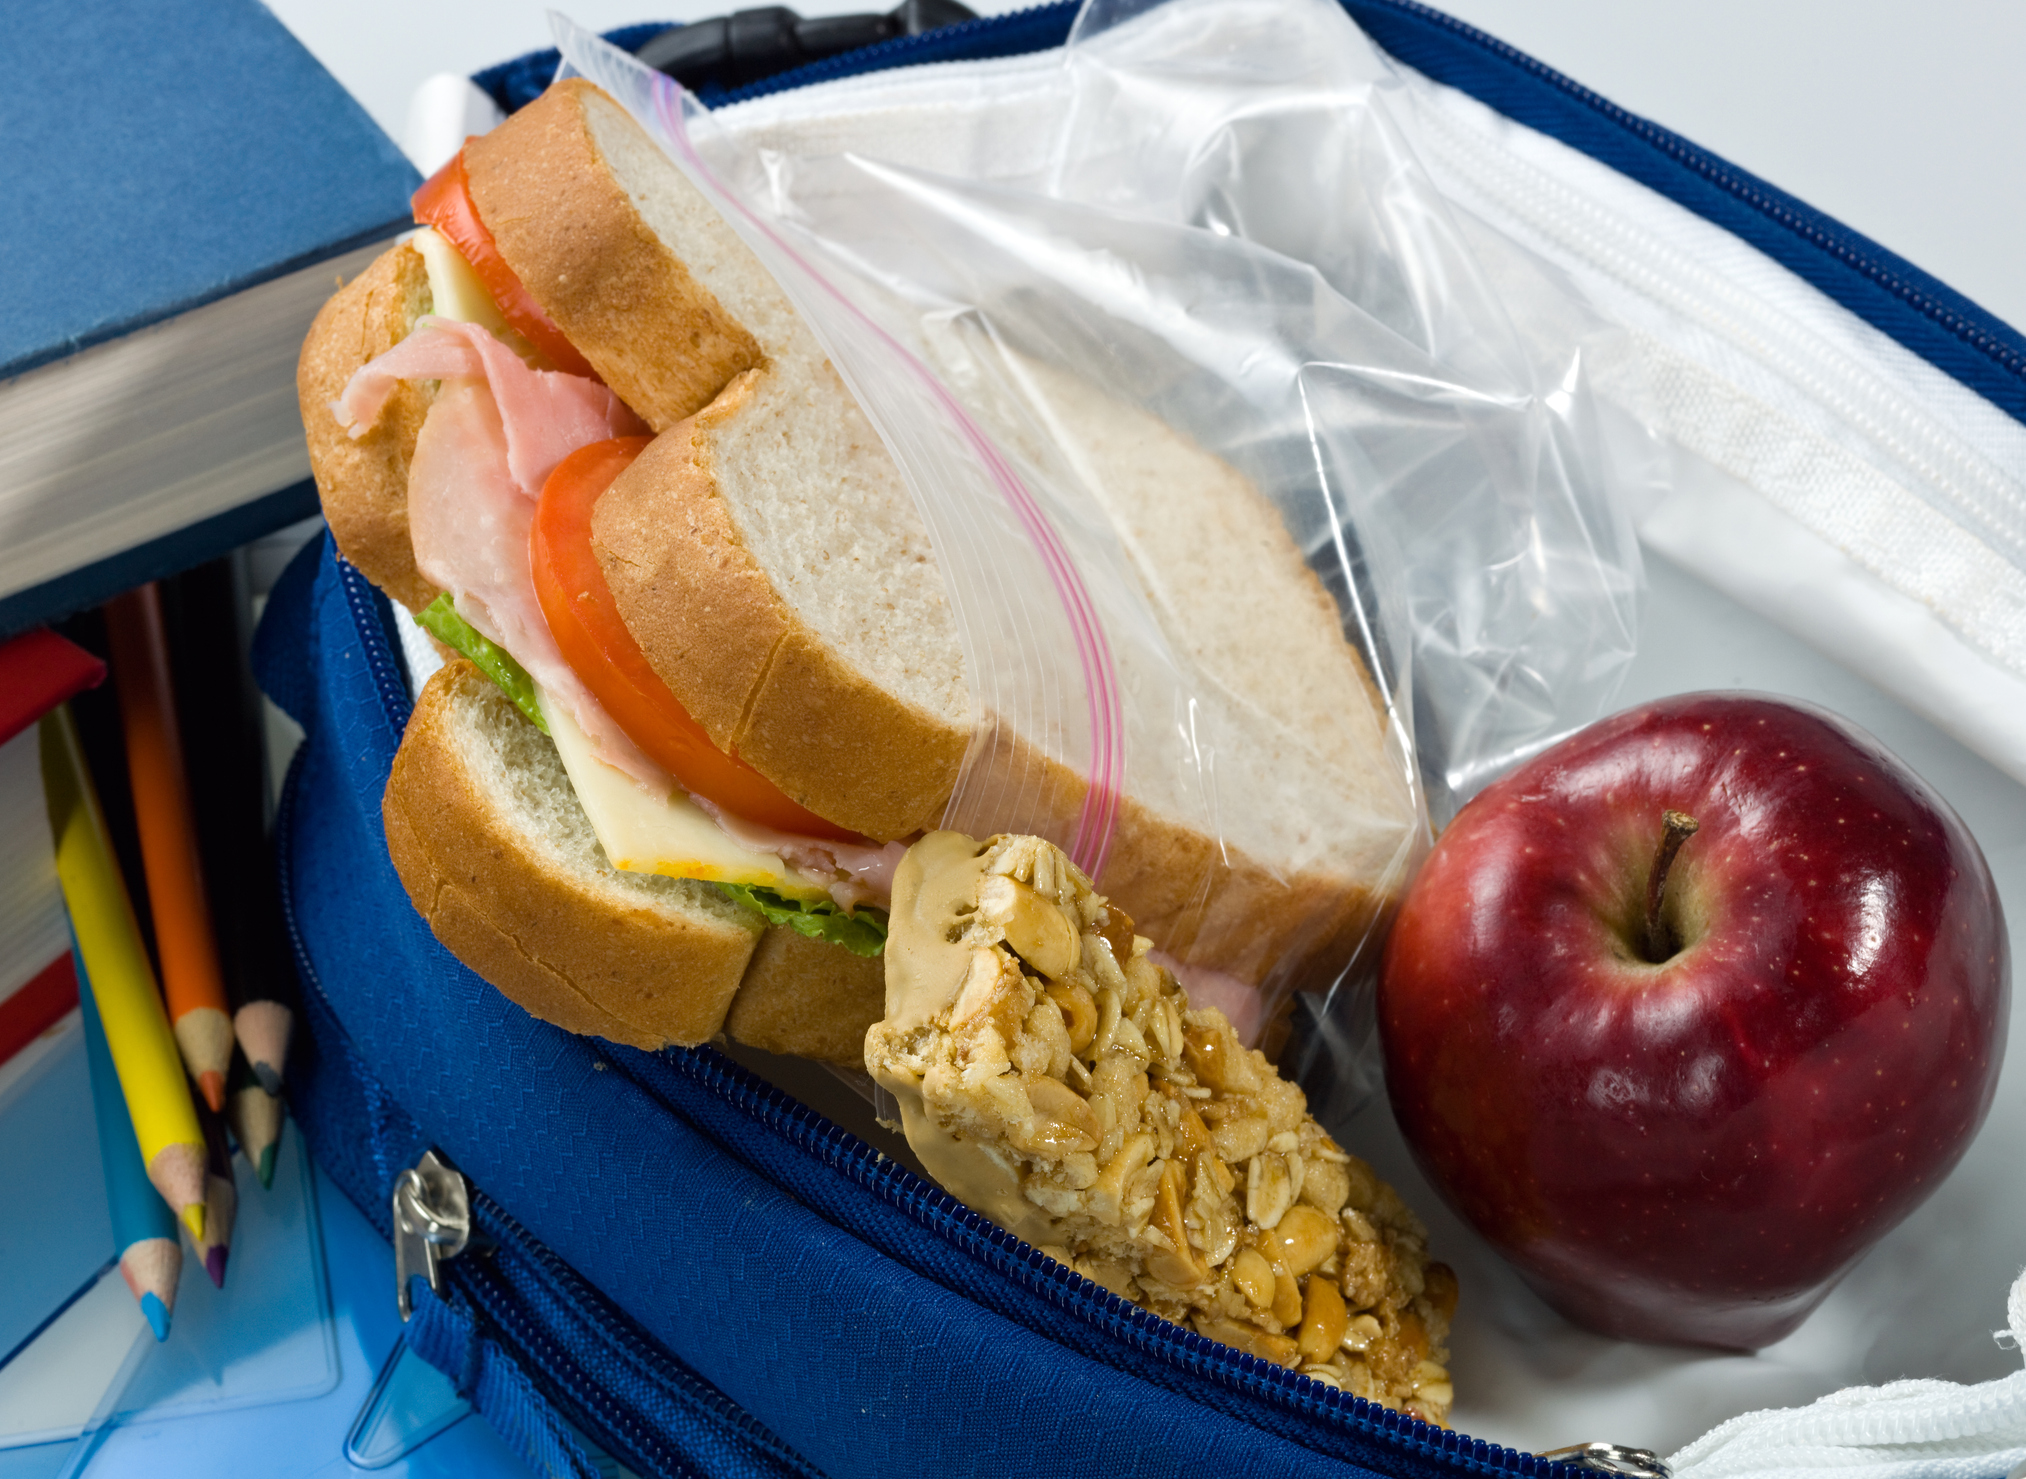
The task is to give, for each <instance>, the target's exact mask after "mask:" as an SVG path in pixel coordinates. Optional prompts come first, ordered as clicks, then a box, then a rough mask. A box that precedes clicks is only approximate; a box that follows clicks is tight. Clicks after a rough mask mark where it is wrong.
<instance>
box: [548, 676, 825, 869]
mask: <svg viewBox="0 0 2026 1479" xmlns="http://www.w3.org/2000/svg"><path fill="white" fill-rule="evenodd" d="M535 692H536V697H537V698H538V699H539V700H540V701H541V706H542V718H543V719H544V720H546V721H547V723H548V726H549V735H550V737H551V738H552V739H554V740H555V742H556V753H557V754H559V755H560V756H562V759H563V769H564V771H566V772H567V773H568V775H569V777H570V784H571V786H572V787H574V788H575V790H576V792H577V800H578V801H579V802H580V803H581V804H582V805H583V808H584V815H585V816H587V817H589V818H590V819H591V830H592V831H593V832H595V833H596V834H597V836H598V845H599V846H600V847H602V848H604V849H605V856H606V858H607V859H608V860H609V861H610V862H611V864H612V866H613V867H615V868H619V869H621V870H623V871H625V872H628V873H660V874H664V875H666V876H667V877H670V878H701V879H704V880H706V881H708V882H716V883H743V884H751V885H753V886H756V887H759V888H770V889H773V890H774V891H775V892H776V893H779V894H781V895H783V896H785V897H788V898H799V899H821V898H827V897H828V894H827V892H826V891H825V890H824V889H822V888H820V887H817V886H814V885H811V884H808V883H806V882H804V881H803V880H802V879H800V878H798V877H797V876H796V875H794V874H793V873H791V872H789V871H788V868H787V865H786V864H784V863H783V862H782V861H781V860H780V859H779V858H778V857H775V856H774V855H773V854H772V853H765V852H757V851H755V850H754V849H752V848H748V847H741V846H740V845H739V844H738V843H736V842H734V841H732V839H731V838H729V837H727V836H726V835H725V833H724V830H723V829H722V828H721V827H719V826H718V824H717V823H716V822H714V821H712V820H711V819H710V817H709V816H708V815H707V814H706V813H705V812H704V810H703V809H702V808H701V807H699V806H698V805H697V804H696V803H695V802H693V801H691V800H690V799H689V797H688V796H686V795H684V794H683V793H682V792H681V791H680V790H677V791H675V792H674V794H672V795H670V796H668V797H666V798H662V797H656V796H653V795H651V794H649V793H648V792H646V791H643V790H642V789H641V788H640V786H639V785H638V784H637V783H636V782H635V781H634V780H633V778H632V777H631V776H629V775H627V774H626V773H625V772H624V771H622V770H620V769H618V768H617V767H615V766H611V765H607V764H606V763H605V762H604V761H603V760H600V759H599V758H598V757H597V755H595V754H594V753H592V750H591V741H590V739H589V738H588V737H586V735H585V734H584V731H583V730H582V729H580V728H579V727H578V725H577V721H576V719H575V718H573V717H572V716H571V715H570V713H569V711H568V710H566V709H565V708H564V707H563V706H562V705H561V704H559V703H555V702H553V701H552V700H551V699H550V698H549V696H548V694H546V693H544V692H542V691H541V689H540V688H539V687H537V688H536V690H535Z"/></svg>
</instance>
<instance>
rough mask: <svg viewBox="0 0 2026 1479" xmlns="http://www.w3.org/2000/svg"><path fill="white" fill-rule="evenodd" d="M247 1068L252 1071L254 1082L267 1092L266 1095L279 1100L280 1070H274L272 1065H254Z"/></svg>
mask: <svg viewBox="0 0 2026 1479" xmlns="http://www.w3.org/2000/svg"><path fill="white" fill-rule="evenodd" d="M249 1066H250V1067H251V1068H252V1069H253V1078H254V1081H255V1082H256V1083H258V1084H259V1085H260V1086H261V1087H262V1088H263V1089H265V1090H267V1092H268V1093H270V1094H272V1095H273V1096H274V1097H275V1098H277V1099H279V1098H280V1097H281V1070H280V1069H278V1068H276V1067H275V1066H274V1065H273V1064H272V1063H254V1064H251V1065H249Z"/></svg>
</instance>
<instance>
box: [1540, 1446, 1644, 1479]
mask: <svg viewBox="0 0 2026 1479" xmlns="http://www.w3.org/2000/svg"><path fill="white" fill-rule="evenodd" d="M1539 1457H1541V1458H1545V1459H1553V1460H1554V1461H1555V1462H1556V1463H1558V1464H1567V1465H1569V1467H1571V1468H1574V1469H1589V1470H1591V1471H1593V1472H1595V1473H1599V1474H1615V1475H1618V1476H1620V1479H1673V1474H1674V1470H1672V1469H1670V1468H1668V1466H1667V1460H1666V1459H1664V1458H1662V1457H1661V1456H1660V1455H1659V1454H1657V1453H1655V1452H1654V1451H1653V1450H1652V1449H1650V1448H1627V1447H1625V1445H1624V1444H1622V1443H1573V1444H1571V1445H1570V1446H1569V1447H1567V1448H1556V1449H1553V1450H1551V1451H1549V1452H1547V1453H1543V1454H1541V1455H1539Z"/></svg>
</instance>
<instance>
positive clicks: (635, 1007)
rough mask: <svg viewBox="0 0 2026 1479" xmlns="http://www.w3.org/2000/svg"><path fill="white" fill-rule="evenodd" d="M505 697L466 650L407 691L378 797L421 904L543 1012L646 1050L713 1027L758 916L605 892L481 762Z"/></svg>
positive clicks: (496, 980)
mask: <svg viewBox="0 0 2026 1479" xmlns="http://www.w3.org/2000/svg"><path fill="white" fill-rule="evenodd" d="M510 707H511V706H510V703H509V701H508V700H507V699H506V698H505V697H504V696H503V695H502V694H501V693H500V692H499V690H498V689H497V688H496V687H494V685H493V683H492V682H491V680H490V679H488V678H486V677H485V675H484V674H482V673H481V672H479V670H478V669H477V668H476V667H475V666H473V665H472V664H471V663H469V662H466V661H464V660H463V659H461V658H460V659H458V660H456V661H453V662H451V663H448V664H446V665H445V666H444V668H443V669H442V670H441V671H440V672H438V673H437V674H436V676H435V677H433V678H431V679H430V680H429V683H428V685H427V686H426V687H424V689H423V690H422V693H421V696H420V697H419V698H418V699H417V700H416V704H415V712H414V715H413V716H412V717H411V718H410V719H409V721H408V729H407V732H406V734H404V735H403V736H402V740H401V748H400V750H399V751H398V752H397V753H396V755H395V757H394V767H393V772H392V774H391V775H390V776H389V777H388V779H387V792H386V796H385V798H384V800H383V801H382V804H381V815H382V817H383V818H384V820H385V823H386V829H387V851H388V853H389V855H390V856H391V857H392V858H393V861H394V868H395V871H396V872H397V873H399V874H400V875H401V882H402V884H403V885H404V886H405V887H406V888H407V890H408V897H409V898H410V899H411V900H412V901H413V902H414V904H415V908H416V910H417V911H418V912H419V913H420V914H421V915H422V917H423V918H424V919H426V920H428V921H429V925H430V928H431V929H432V930H434V931H435V933H436V936H437V938H438V939H439V940H441V941H442V942H443V944H444V946H445V948H447V949H448V950H449V951H450V952H451V953H452V954H453V955H455V956H457V958H458V959H459V960H462V961H463V962H464V963H465V964H466V965H468V966H470V967H471V968H472V969H473V970H474V971H476V972H478V974H479V975H481V976H483V977H485V979H486V980H488V981H490V982H491V983H492V984H493V985H494V986H497V987H498V988H499V989H500V990H501V991H503V992H505V993H506V994H507V995H508V996H509V997H511V998H512V999H513V1000H515V1001H517V1002H519V1003H520V1004H521V1005H522V1006H523V1007H525V1008H527V1010H528V1011H529V1012H531V1013H533V1014H534V1015H535V1016H537V1017H540V1018H542V1019H543V1020H544V1021H547V1022H554V1023H555V1024H557V1025H558V1026H560V1027H564V1028H567V1029H569V1030H570V1031H572V1032H585V1033H593V1034H596V1035H597V1036H600V1037H606V1038H610V1039H612V1040H613V1041H615V1042H624V1043H630V1044H632V1045H633V1046H635V1047H642V1048H658V1047H661V1046H663V1045H664V1044H666V1043H671V1042H674V1043H684V1044H695V1043H700V1042H704V1041H706V1040H708V1039H709V1038H711V1037H714V1036H715V1035H716V1034H717V1032H718V1030H719V1029H720V1028H721V1027H722V1026H723V1024H724V1018H725V1010H726V1008H727V1007H729V1006H730V1004H731V1000H732V996H733V994H734V993H735V992H736V991H737V990H738V987H739V981H740V978H741V977H742V976H743V975H744V974H745V969H746V963H747V961H748V960H749V959H751V957H752V954H753V949H754V946H755V944H756V943H757V942H758V939H759V936H760V933H761V930H762V929H763V928H764V926H763V924H762V922H761V920H760V918H759V916H758V915H756V914H752V913H751V912H750V911H745V910H741V909H739V908H737V907H736V906H731V905H729V903H728V901H727V902H726V903H724V904H722V905H719V906H717V907H709V908H697V907H694V906H691V907H684V906H683V904H682V903H681V901H680V900H679V899H677V898H675V897H672V896H673V895H674V894H675V892H676V891H675V890H671V889H664V890H662V891H661V897H660V898H658V899H656V900H654V901H651V902H650V901H643V900H641V899H640V898H638V897H637V896H634V897H629V896H625V895H622V894H621V893H620V892H619V891H618V890H617V889H615V888H614V886H613V883H614V872H613V870H612V869H611V868H609V867H606V868H603V869H602V870H601V869H595V868H585V867H582V866H572V864H571V861H570V859H569V858H568V857H567V856H565V855H562V854H561V853H560V850H559V849H558V848H556V847H555V846H553V845H550V843H549V841H548V839H547V838H545V837H544V836H543V835H542V832H541V830H540V828H539V826H538V825H535V824H533V823H532V822H531V819H529V818H527V817H525V816H524V815H522V814H520V813H519V812H518V811H517V810H516V809H515V807H514V805H513V803H512V801H511V799H510V798H509V797H506V796H503V795H501V794H500V793H499V790H498V788H497V787H496V786H494V785H489V784H488V780H489V778H488V777H487V776H486V775H485V774H484V773H483V771H482V770H481V769H480V764H481V763H482V762H483V761H484V760H485V758H486V756H485V754H484V750H485V746H486V745H487V740H486V738H485V736H484V735H483V734H482V733H481V732H480V731H481V727H482V725H483V724H494V725H497V724H501V723H505V724H517V723H524V722H525V721H521V720H518V719H516V718H512V717H504V718H503V717H502V715H503V714H504V711H506V710H508V709H510ZM533 738H535V739H540V736H539V735H535V736H533ZM544 743H546V742H545V741H544ZM558 769H559V770H560V767H558ZM560 789H564V790H567V785H563V786H561V787H560ZM571 804H573V805H574V802H572V803H571ZM601 874H602V876H601ZM692 887H693V889H694V890H697V891H701V890H703V888H704V887H705V886H704V885H700V884H699V885H693V886H692Z"/></svg>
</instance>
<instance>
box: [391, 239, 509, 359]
mask: <svg viewBox="0 0 2026 1479" xmlns="http://www.w3.org/2000/svg"><path fill="white" fill-rule="evenodd" d="M409 244H410V245H411V246H413V247H414V248H415V250H416V251H418V252H420V253H422V265H423V266H424V267H426V268H427V269H428V270H429V296H430V297H431V298H432V299H434V300H435V301H434V303H433V304H432V307H431V311H432V312H434V313H435V314H436V315H437V316H438V317H441V318H454V319H456V320H457V321H458V322H459V323H464V324H477V325H478V326H479V327H480V328H482V329H490V330H491V331H492V332H493V333H494V334H496V335H498V336H499V337H500V338H502V339H504V338H505V337H506V336H507V333H508V330H507V321H506V320H505V319H504V318H502V317H501V316H500V311H499V307H498V305H497V304H495V303H494V302H493V301H492V294H491V293H488V292H487V291H486V290H485V284H484V283H482V282H480V281H479V280H478V274H477V273H476V272H473V271H472V270H471V264H470V263H469V262H467V261H465V260H464V254H463V253H462V252H460V251H458V249H457V248H456V247H454V246H452V245H451V244H450V242H449V240H448V239H447V238H446V237H444V236H443V235H442V234H441V233H440V232H438V231H437V230H436V229H435V228H434V227H432V226H424V227H423V228H422V229H421V230H420V231H418V232H416V233H415V235H414V236H412V237H410V238H409Z"/></svg>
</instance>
